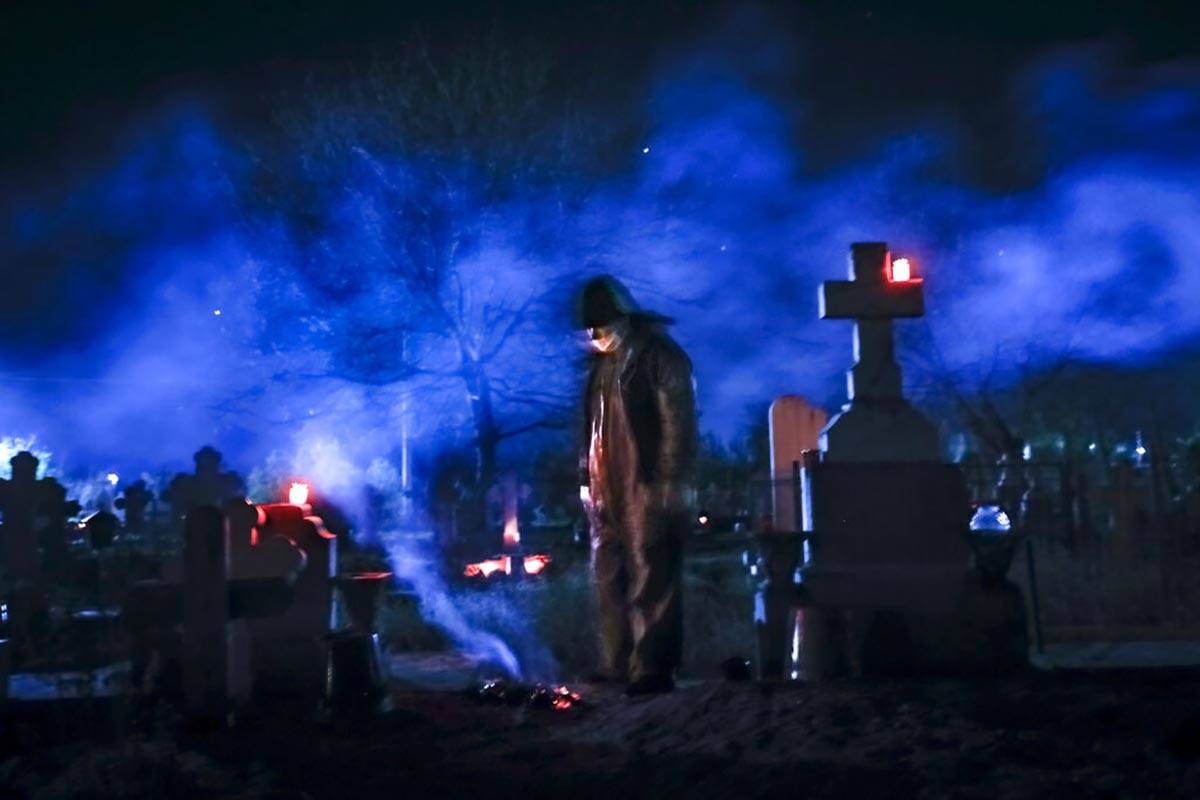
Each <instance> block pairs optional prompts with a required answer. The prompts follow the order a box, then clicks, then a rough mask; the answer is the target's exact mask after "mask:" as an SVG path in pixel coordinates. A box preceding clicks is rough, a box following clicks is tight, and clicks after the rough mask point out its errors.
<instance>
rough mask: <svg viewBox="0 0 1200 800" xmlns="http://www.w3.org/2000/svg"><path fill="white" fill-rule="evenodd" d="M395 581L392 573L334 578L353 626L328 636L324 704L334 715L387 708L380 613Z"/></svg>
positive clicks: (385, 672)
mask: <svg viewBox="0 0 1200 800" xmlns="http://www.w3.org/2000/svg"><path fill="white" fill-rule="evenodd" d="M391 580H392V573H390V572H354V573H349V574H345V575H338V576H337V577H335V578H334V579H333V585H334V588H335V589H336V590H337V592H338V594H339V595H340V596H341V599H342V603H343V606H342V607H343V608H345V610H346V615H347V616H348V617H349V619H350V624H349V627H347V628H345V629H343V630H340V631H337V632H335V633H332V634H330V636H329V650H328V658H327V661H326V670H325V704H326V708H327V710H328V711H329V713H331V714H334V715H337V714H360V713H370V712H375V711H379V710H382V708H383V707H384V706H385V705H386V700H387V670H386V669H385V668H384V665H383V654H382V650H381V649H380V646H379V634H378V633H377V632H376V631H375V615H376V611H377V609H378V604H379V597H380V595H381V594H382V593H383V589H384V587H385V586H387V584H388V583H389V582H390V581H391Z"/></svg>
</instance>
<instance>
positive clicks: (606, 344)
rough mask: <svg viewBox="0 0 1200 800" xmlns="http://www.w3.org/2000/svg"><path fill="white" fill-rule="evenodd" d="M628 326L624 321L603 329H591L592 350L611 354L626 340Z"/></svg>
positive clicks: (589, 331) (589, 330)
mask: <svg viewBox="0 0 1200 800" xmlns="http://www.w3.org/2000/svg"><path fill="white" fill-rule="evenodd" d="M625 328H626V325H625V323H624V321H621V322H615V323H613V324H612V325H606V326H604V327H603V328H589V329H588V333H589V334H591V337H592V338H591V345H592V349H593V350H595V351H596V352H597V353H611V352H612V351H614V350H616V349H617V348H618V347H620V345H621V340H622V339H624V338H625Z"/></svg>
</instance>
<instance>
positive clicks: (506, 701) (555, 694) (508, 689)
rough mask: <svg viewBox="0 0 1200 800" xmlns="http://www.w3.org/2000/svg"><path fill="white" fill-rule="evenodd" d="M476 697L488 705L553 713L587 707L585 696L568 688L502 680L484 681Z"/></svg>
mask: <svg viewBox="0 0 1200 800" xmlns="http://www.w3.org/2000/svg"><path fill="white" fill-rule="evenodd" d="M475 697H476V699H477V700H478V701H479V702H480V703H485V704H487V705H494V706H513V707H516V706H529V707H530V708H546V709H550V710H552V711H573V710H578V709H582V708H585V707H586V706H587V704H586V703H585V702H584V700H583V696H582V695H580V694H579V692H576V691H574V690H572V689H570V688H569V687H567V686H561V685H559V686H550V685H547V684H544V683H534V684H523V683H512V682H509V681H505V680H500V679H493V680H489V681H484V682H483V684H482V685H480V687H479V689H478V691H477V692H476V693H475Z"/></svg>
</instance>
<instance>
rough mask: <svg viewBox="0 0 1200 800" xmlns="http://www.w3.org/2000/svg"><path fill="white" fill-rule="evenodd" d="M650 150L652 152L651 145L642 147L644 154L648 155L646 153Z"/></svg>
mask: <svg viewBox="0 0 1200 800" xmlns="http://www.w3.org/2000/svg"><path fill="white" fill-rule="evenodd" d="M649 152H650V148H649V147H643V148H642V155H646V154H647V153H649Z"/></svg>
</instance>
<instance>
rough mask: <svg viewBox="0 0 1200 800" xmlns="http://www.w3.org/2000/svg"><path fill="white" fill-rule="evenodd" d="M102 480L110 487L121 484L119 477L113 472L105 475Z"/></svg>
mask: <svg viewBox="0 0 1200 800" xmlns="http://www.w3.org/2000/svg"><path fill="white" fill-rule="evenodd" d="M104 479H105V480H106V481H108V484H109V485H110V486H116V485H117V484H118V483H120V482H121V476H120V475H118V474H117V473H115V472H110V473H108V474H107V475H105V476H104Z"/></svg>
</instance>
